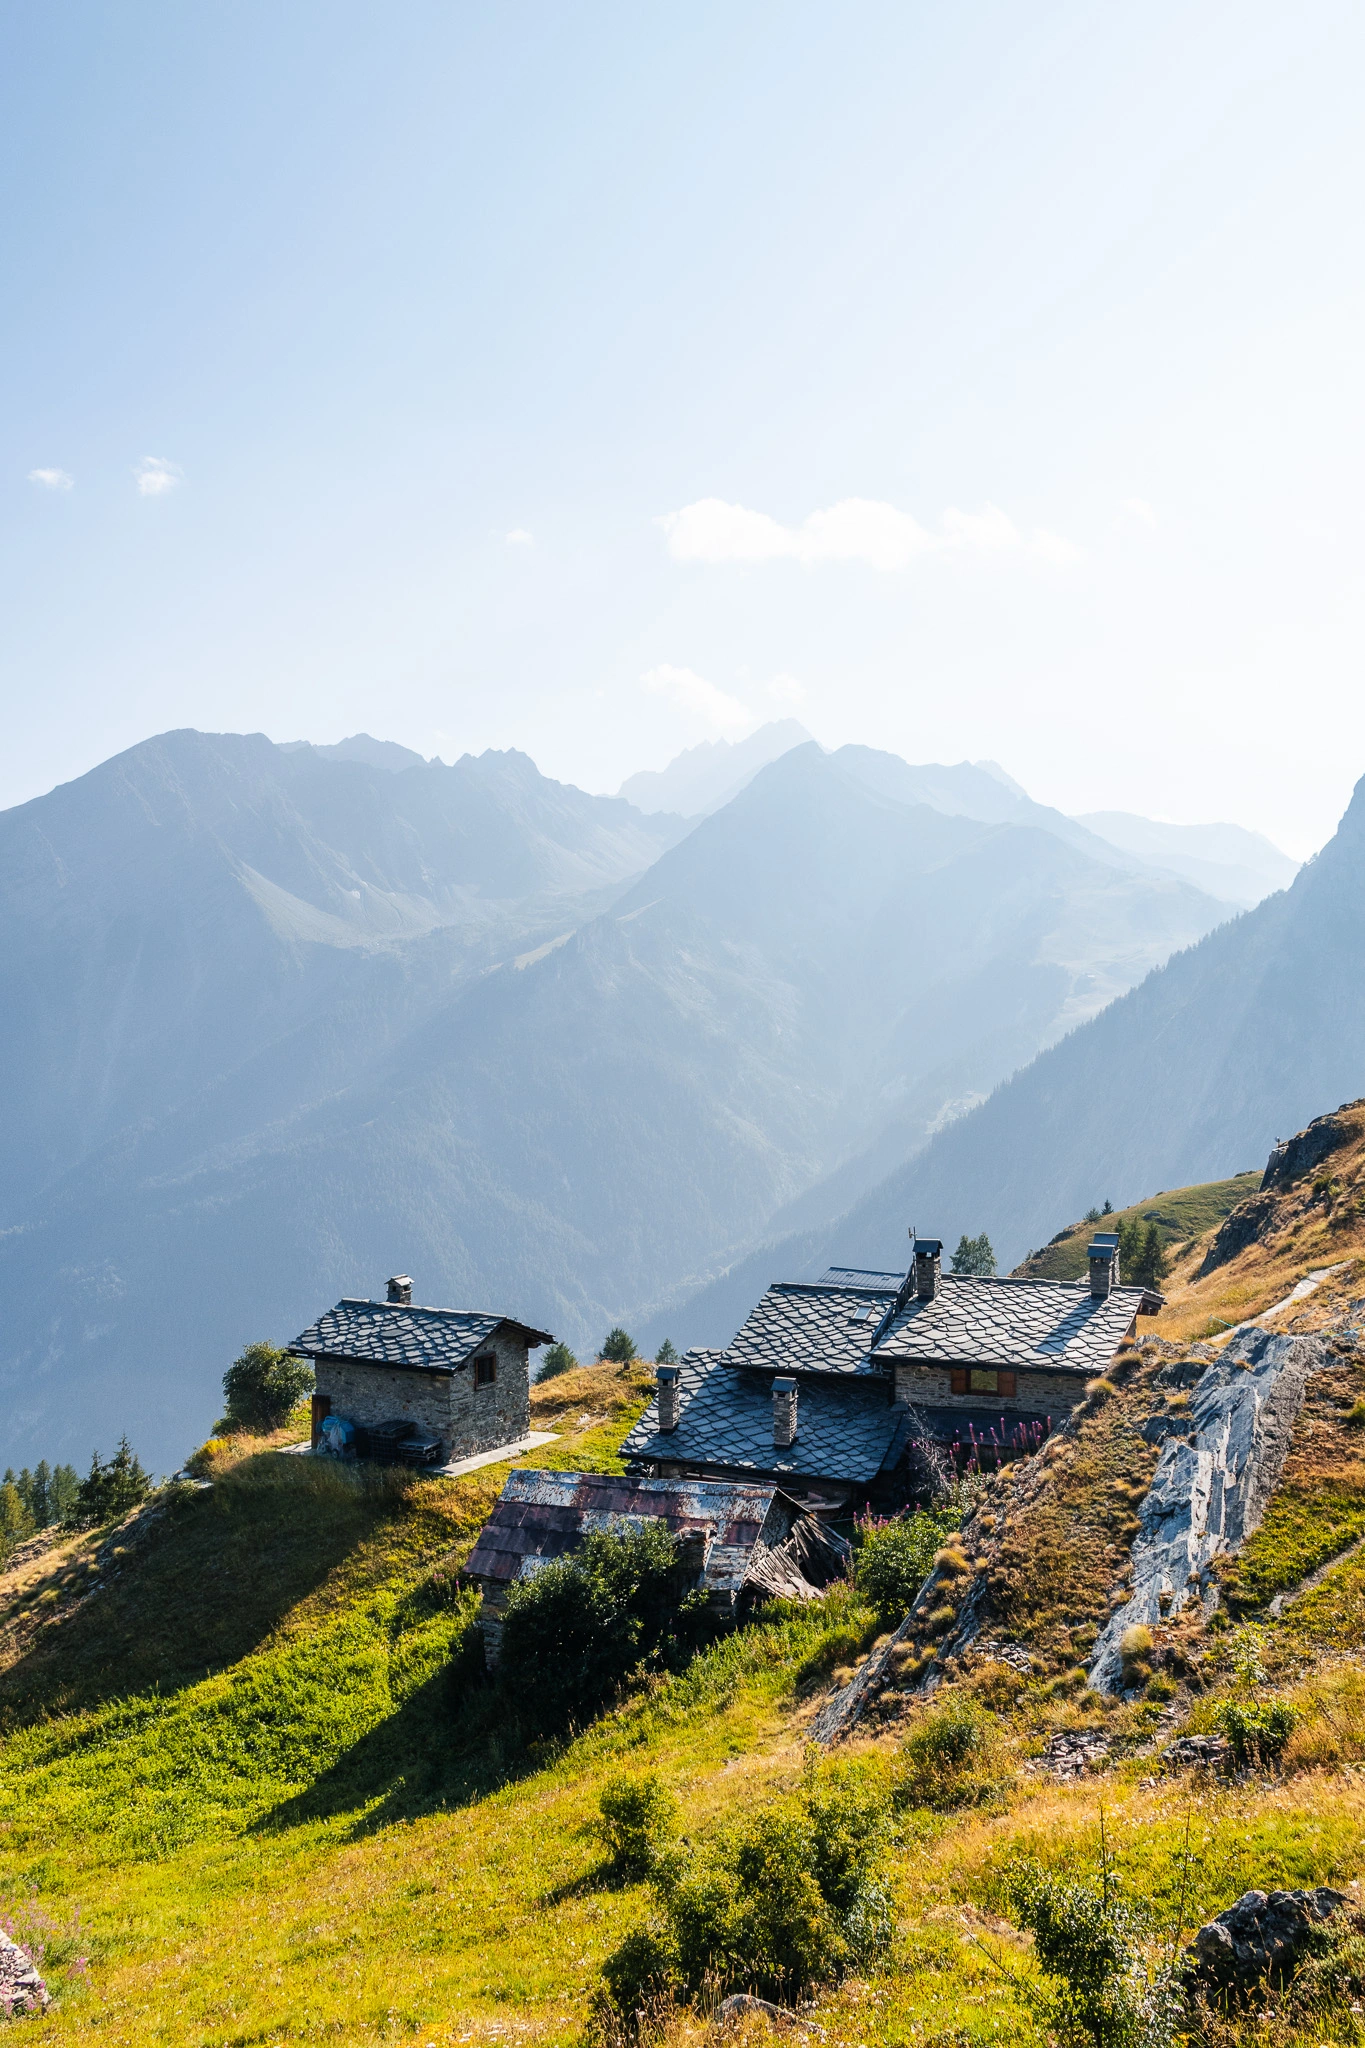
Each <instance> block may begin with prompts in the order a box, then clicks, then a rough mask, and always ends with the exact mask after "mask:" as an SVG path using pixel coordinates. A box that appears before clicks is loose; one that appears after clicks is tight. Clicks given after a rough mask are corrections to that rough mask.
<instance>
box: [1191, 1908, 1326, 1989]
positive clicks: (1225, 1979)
mask: <svg viewBox="0 0 1365 2048" xmlns="http://www.w3.org/2000/svg"><path fill="white" fill-rule="evenodd" d="M1349 1904H1350V1900H1349V1899H1348V1898H1347V1897H1346V1894H1345V1893H1344V1892H1334V1891H1332V1890H1330V1889H1329V1887H1328V1886H1327V1885H1325V1884H1320V1885H1319V1886H1318V1888H1317V1890H1316V1891H1311V1892H1243V1894H1242V1896H1241V1898H1240V1899H1238V1901H1237V1903H1236V1905H1235V1906H1229V1907H1228V1910H1227V1912H1226V1913H1220V1914H1219V1915H1218V1917H1217V1919H1216V1920H1210V1921H1209V1922H1208V1924H1207V1925H1206V1926H1204V1927H1201V1928H1200V1930H1199V1932H1198V1934H1196V1935H1195V1937H1194V1940H1193V1941H1192V1942H1191V1943H1190V1946H1189V1947H1188V1948H1187V1949H1186V1951H1185V1966H1186V1978H1187V1980H1188V1982H1189V1983H1190V1985H1191V1986H1192V1988H1193V1989H1195V1990H1199V1991H1203V1992H1205V1993H1206V1994H1208V1993H1213V1994H1214V1995H1215V1996H1217V1997H1220V1998H1226V1997H1227V1995H1228V1994H1229V1993H1232V1994H1235V1995H1243V1994H1245V1993H1246V1992H1249V1991H1253V1990H1255V1989H1256V1988H1257V1987H1258V1986H1260V1985H1263V1984H1267V1983H1269V1984H1273V1985H1276V1986H1281V1985H1283V1984H1285V1983H1287V1981H1288V1980H1289V1978H1290V1977H1292V1976H1293V1974H1294V1971H1295V1970H1296V1969H1297V1967H1298V1965H1299V1963H1300V1962H1301V1961H1302V1960H1303V1957H1304V1956H1305V1954H1306V1953H1307V1951H1308V1949H1309V1947H1310V1945H1311V1941H1312V1935H1313V1932H1314V1930H1315V1929H1316V1928H1317V1927H1319V1926H1321V1924H1322V1922H1323V1921H1324V1920H1330V1919H1331V1917H1332V1915H1333V1914H1334V1913H1335V1912H1337V1911H1338V1910H1339V1908H1340V1907H1342V1906H1346V1905H1349Z"/></svg>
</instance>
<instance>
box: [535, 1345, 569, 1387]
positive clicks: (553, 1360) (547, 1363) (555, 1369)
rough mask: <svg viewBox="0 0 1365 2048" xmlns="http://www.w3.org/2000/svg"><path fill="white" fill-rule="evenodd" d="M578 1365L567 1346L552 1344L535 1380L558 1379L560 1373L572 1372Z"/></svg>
mask: <svg viewBox="0 0 1365 2048" xmlns="http://www.w3.org/2000/svg"><path fill="white" fill-rule="evenodd" d="M577 1364H578V1360H577V1359H576V1358H575V1357H574V1355H573V1353H572V1351H570V1349H569V1347H568V1345H567V1344H552V1345H551V1346H550V1348H549V1350H548V1351H547V1352H546V1354H545V1357H544V1360H543V1362H542V1364H541V1368H540V1371H539V1372H538V1373H537V1374H536V1378H537V1380H553V1379H558V1377H559V1375H560V1373H562V1372H572V1371H573V1370H574V1367H575V1366H576V1365H577Z"/></svg>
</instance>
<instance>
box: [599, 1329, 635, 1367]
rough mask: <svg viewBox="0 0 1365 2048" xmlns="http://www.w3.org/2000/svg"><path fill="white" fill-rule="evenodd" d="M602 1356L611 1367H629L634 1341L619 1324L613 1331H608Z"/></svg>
mask: <svg viewBox="0 0 1365 2048" xmlns="http://www.w3.org/2000/svg"><path fill="white" fill-rule="evenodd" d="M602 1356H603V1358H607V1359H610V1361H611V1363H612V1364H613V1365H629V1364H630V1362H631V1360H632V1358H634V1356H635V1339H634V1338H633V1337H632V1336H631V1334H630V1332H629V1330H623V1329H622V1328H621V1325H620V1324H619V1323H618V1324H617V1325H616V1327H615V1329H614V1330H608V1332H607V1336H606V1341H605V1343H604V1344H603V1346H602Z"/></svg>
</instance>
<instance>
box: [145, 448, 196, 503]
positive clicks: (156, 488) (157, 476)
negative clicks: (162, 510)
mask: <svg viewBox="0 0 1365 2048" xmlns="http://www.w3.org/2000/svg"><path fill="white" fill-rule="evenodd" d="M133 475H134V476H135V477H136V478H137V487H138V490H139V492H140V493H141V495H142V496H143V497H144V498H160V497H163V496H164V495H165V493H166V492H167V491H173V490H174V489H175V487H176V485H177V484H178V483H179V482H180V479H181V477H182V476H183V475H184V471H183V470H182V469H181V468H180V465H179V464H178V463H175V462H167V461H166V460H165V458H164V457H163V456H160V455H144V456H143V458H142V460H141V462H140V463H139V464H138V466H137V468H136V469H135V470H134V471H133Z"/></svg>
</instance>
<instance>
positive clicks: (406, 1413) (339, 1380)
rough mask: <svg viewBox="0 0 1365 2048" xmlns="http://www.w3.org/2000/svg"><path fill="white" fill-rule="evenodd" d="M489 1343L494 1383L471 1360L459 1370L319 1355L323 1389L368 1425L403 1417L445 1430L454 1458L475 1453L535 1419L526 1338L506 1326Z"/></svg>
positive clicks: (336, 1410)
mask: <svg viewBox="0 0 1365 2048" xmlns="http://www.w3.org/2000/svg"><path fill="white" fill-rule="evenodd" d="M483 1351H486V1352H491V1353H492V1354H493V1356H494V1357H495V1358H496V1359H497V1377H496V1379H495V1380H494V1381H493V1384H492V1385H491V1386H483V1387H481V1386H477V1385H476V1384H475V1374H474V1365H473V1361H472V1360H471V1361H470V1362H469V1363H468V1364H466V1365H463V1366H461V1367H460V1368H459V1370H458V1371H457V1372H454V1373H440V1372H405V1371H403V1370H402V1369H401V1368H400V1367H395V1366H388V1365H364V1364H362V1363H360V1362H359V1361H357V1360H349V1359H334V1358H320V1359H318V1360H317V1390H318V1392H319V1393H320V1394H324V1395H326V1396H328V1398H329V1399H330V1401H331V1404H332V1407H331V1412H332V1414H333V1415H344V1416H345V1417H346V1418H347V1420H348V1421H350V1422H358V1423H359V1424H360V1425H361V1427H362V1428H367V1429H368V1428H372V1427H373V1426H374V1424H375V1423H377V1422H396V1421H397V1420H398V1419H399V1418H400V1417H402V1418H403V1419H404V1420H405V1421H409V1422H414V1423H416V1424H417V1425H418V1426H419V1427H420V1428H422V1429H427V1430H430V1432H431V1434H432V1435H433V1436H439V1437H440V1439H441V1441H442V1443H443V1444H444V1445H445V1446H446V1454H447V1456H448V1457H449V1458H467V1457H472V1456H473V1454H474V1453H475V1452H476V1451H493V1450H497V1449H498V1448H499V1447H500V1446H501V1445H502V1444H510V1443H515V1442H516V1440H517V1438H518V1437H523V1436H525V1435H526V1434H527V1432H528V1431H529V1429H530V1427H531V1390H530V1376H529V1370H528V1364H527V1352H526V1346H525V1344H524V1342H523V1341H522V1339H521V1338H519V1337H517V1336H515V1335H513V1334H512V1333H511V1332H510V1331H499V1332H498V1334H497V1336H496V1337H495V1338H494V1339H493V1341H492V1342H491V1343H489V1344H488V1345H486V1346H484V1347H483ZM480 1355H483V1354H482V1352H481V1354H480Z"/></svg>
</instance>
